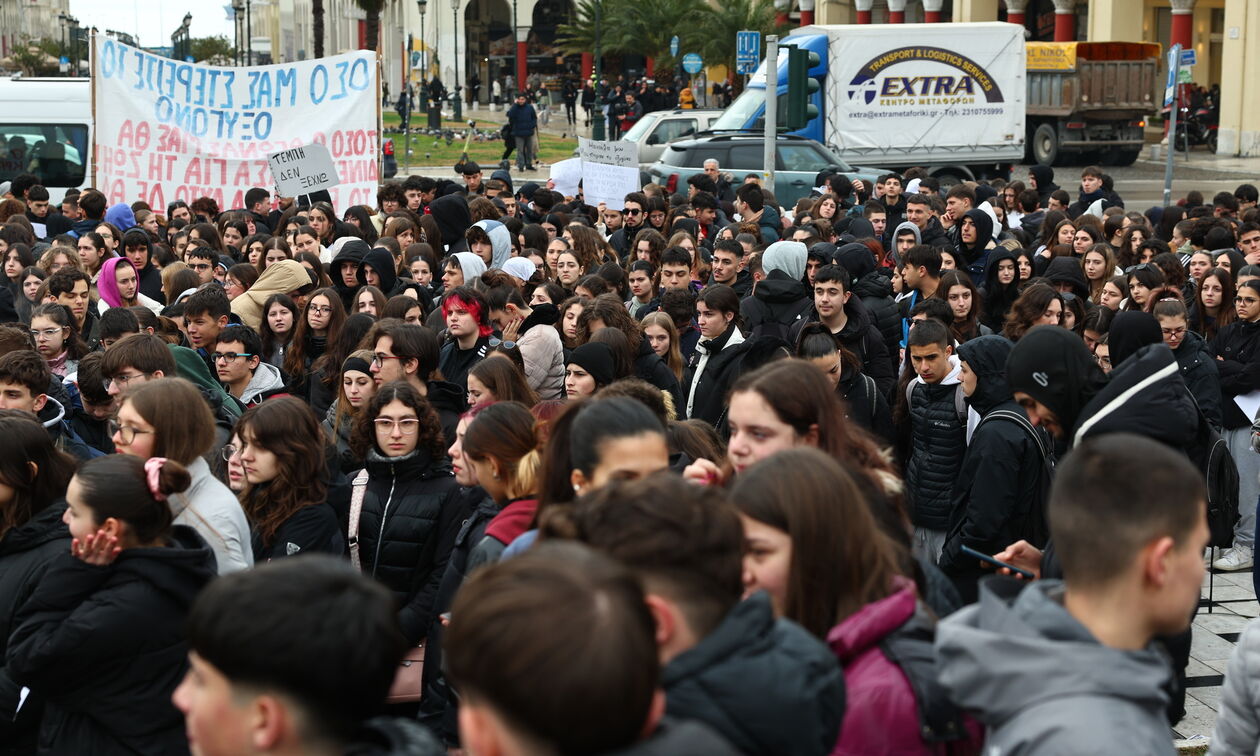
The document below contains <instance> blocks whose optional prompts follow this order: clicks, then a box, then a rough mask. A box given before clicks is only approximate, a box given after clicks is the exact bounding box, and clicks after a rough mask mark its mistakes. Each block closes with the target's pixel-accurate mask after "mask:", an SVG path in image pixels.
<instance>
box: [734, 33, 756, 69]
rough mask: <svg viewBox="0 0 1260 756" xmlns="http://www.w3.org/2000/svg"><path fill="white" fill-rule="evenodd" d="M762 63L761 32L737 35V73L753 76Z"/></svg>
mask: <svg viewBox="0 0 1260 756" xmlns="http://www.w3.org/2000/svg"><path fill="white" fill-rule="evenodd" d="M759 63H761V32H759V31H741V32H736V33H735V73H737V74H741V75H743V74H751V73H753V72H754V71H756V70H757V65H758V64H759Z"/></svg>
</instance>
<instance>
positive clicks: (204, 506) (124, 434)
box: [113, 378, 322, 575]
mask: <svg viewBox="0 0 1260 756" xmlns="http://www.w3.org/2000/svg"><path fill="white" fill-rule="evenodd" d="M215 435H216V430H215V420H214V414H213V413H212V412H211V411H210V405H208V404H207V403H206V400H205V399H204V398H203V397H202V395H201V391H200V390H199V389H198V388H197V387H196V386H194V385H193V384H192V383H190V382H189V381H186V380H184V379H183V378H162V379H160V380H150V381H147V382H145V383H143V384H140V385H137V386H135V387H134V388H132V389H131V390H130V391H129V392H128V394H127V398H126V400H124V401H123V403H122V406H121V407H119V409H118V417H117V419H116V421H115V424H114V436H113V441H114V446H115V447H117V449H118V453H119V454H130V455H131V456H133V457H139V458H140V459H142V460H147V459H149V458H151V457H165V458H166V459H172V460H175V461H176V462H179V463H180V464H181V465H183V466H184V467H185V468H187V469H188V473H189V475H191V476H192V482H191V483H190V484H189V486H188V489H187V490H185V491H184V492H182V493H180V494H177V495H175V496H172V497H171V498H170V506H171V513H172V514H173V515H174V517H175V524H176V525H190V526H192V528H193V529H194V530H196V531H197V532H198V533H199V534H200V535H201V537H202V538H203V539H205V541H206V542H207V543H208V544H210V547H211V548H212V549H214V556H215V559H216V560H217V562H218V569H219V574H220V575H223V574H226V573H229V572H235V571H236V570H243V569H245V568H246V567H250V566H253V564H254V554H253V550H252V549H251V548H250V543H249V537H250V536H249V523H248V522H247V521H246V519H245V513H244V511H243V510H242V509H241V505H240V502H238V501H237V499H236V496H235V495H233V493H232V492H231V491H230V490H228V488H227V486H225V485H223V484H222V483H221V482H219V479H218V478H216V477H215V476H214V474H213V473H212V472H211V470H210V465H209V464H208V463H207V462H206V460H205V459H204V457H205V456H206V455H207V454H209V453H210V452H211V450H212V449H213V448H214V447H215V445H216V441H215ZM213 457H214V458H221V457H222V450H219V451H218V452H216V453H215V454H214V455H213ZM321 459H322V457H321Z"/></svg>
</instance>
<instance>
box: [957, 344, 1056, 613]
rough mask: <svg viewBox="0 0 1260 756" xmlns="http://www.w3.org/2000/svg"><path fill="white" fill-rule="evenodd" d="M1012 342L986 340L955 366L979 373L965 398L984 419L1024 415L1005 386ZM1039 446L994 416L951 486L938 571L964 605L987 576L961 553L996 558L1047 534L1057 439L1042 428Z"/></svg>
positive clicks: (961, 354)
mask: <svg viewBox="0 0 1260 756" xmlns="http://www.w3.org/2000/svg"><path fill="white" fill-rule="evenodd" d="M1011 346H1012V344H1011V342H1009V341H1007V340H1006V339H1004V338H1002V337H1001V336H982V337H980V338H978V339H973V340H971V341H968V342H967V343H966V344H963V345H962V346H960V347H958V359H960V360H962V361H963V362H966V363H967V366H968V367H969V368H970V369H971V371H972V372H973V373H975V374H976V377H977V382H976V390H975V393H973V394H972V395H971V396H970V397H968V399H967V403H968V404H970V405H971V408H972V409H974V410H975V411H976V412H977V413H979V414H980V416H981V417H982V418H983V417H985V416H986V415H989V414H990V413H991V412H993V411H994V410H1009V411H1011V412H1014V413H1018V414H1019V415H1021V416H1023V415H1024V414H1025V413H1024V410H1023V408H1022V407H1020V406H1019V404H1017V403H1016V402H1015V400H1014V398H1013V397H1012V396H1011V388H1010V385H1009V384H1007V382H1006V358H1007V356H1008V355H1009V354H1010V352H1011ZM1035 431H1036V432H1037V433H1038V434H1040V441H1041V444H1040V445H1038V443H1037V440H1036V439H1034V438H1033V437H1032V436H1031V435H1029V433H1028V430H1027V429H1025V428H1024V427H1023V426H1022V425H1020V424H1018V422H1016V421H1014V420H1011V419H1006V418H1001V417H994V418H991V419H990V420H988V421H987V422H986V421H984V420H982V421H981V422H980V424H979V425H978V426H977V427H976V431H975V433H974V434H973V435H972V437H971V443H970V444H968V446H967V452H966V455H965V456H964V457H963V462H962V468H961V469H960V470H959V471H958V479H957V480H956V481H955V482H954V491H953V511H952V512H951V513H950V518H949V519H950V525H949V536H948V537H947V538H946V540H945V548H944V549H943V550H942V552H941V558H940V561H939V562H938V564H939V565H940V568H941V569H942V570H944V572H945V574H947V575H949V576H950V577H952V578H953V579H954V582H955V585H956V586H957V587H958V590H959V592H960V593H961V594H962V597H963V600H964V601H965V602H967V603H971V602H973V601H975V600H976V595H977V593H976V581H977V580H978V579H979V578H980V577H981V576H982V575H984V574H986V573H985V572H984V571H983V570H981V569H980V568H979V565H978V564H977V562H976V560H975V559H974V558H971V557H967V556H964V555H963V553H962V547H963V546H970V547H971V548H973V549H976V550H977V551H980V552H982V553H984V554H996V553H997V552H999V551H1001V550H1003V549H1005V548H1006V547H1007V546H1008V545H1010V544H1012V543H1015V542H1016V541H1018V540H1020V539H1024V540H1027V541H1028V542H1029V543H1031V544H1033V545H1034V546H1037V547H1042V546H1044V545H1045V543H1046V539H1047V537H1048V535H1049V532H1048V530H1047V526H1046V521H1045V506H1046V501H1047V497H1048V495H1049V491H1050V470H1051V464H1052V460H1050V459H1047V457H1046V455H1045V453H1044V452H1043V451H1042V449H1045V450H1046V451H1048V452H1050V453H1053V452H1052V450H1053V448H1054V447H1053V441H1052V439H1051V438H1050V437H1049V436H1048V435H1047V434H1046V433H1045V432H1044V431H1043V430H1041V429H1040V428H1036V429H1035Z"/></svg>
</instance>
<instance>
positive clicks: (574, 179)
mask: <svg viewBox="0 0 1260 756" xmlns="http://www.w3.org/2000/svg"><path fill="white" fill-rule="evenodd" d="M581 180H582V161H581V159H580V158H569V159H568V160H561V161H560V162H558V163H552V164H551V182H552V185H553V186H554V187H555V190H556V191H557V192H560V193H561V194H563V195H564V196H566V197H576V196H577V193H578V182H579V181H581Z"/></svg>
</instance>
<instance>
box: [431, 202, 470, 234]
mask: <svg viewBox="0 0 1260 756" xmlns="http://www.w3.org/2000/svg"><path fill="white" fill-rule="evenodd" d="M429 215H432V216H433V220H435V221H437V224H438V229H440V230H441V231H442V244H443V245H444V246H445V247H446V248H450V246H451V245H452V244H456V243H458V242H459V241H460V240H461V239H463V238H464V232H465V231H467V230H468V227H469V226H471V225H472V214H471V213H469V212H468V199H467V198H466V197H465V196H464V195H463V194H462V193H456V194H448V195H446V196H444V197H438V198H437V199H435V200H433V201H432V202H430V203H429Z"/></svg>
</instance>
